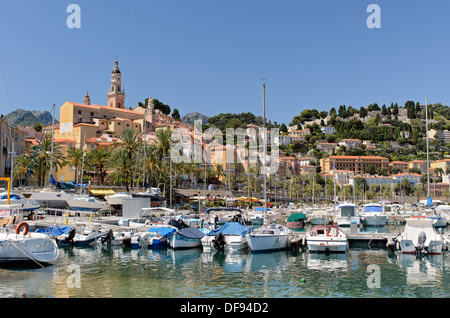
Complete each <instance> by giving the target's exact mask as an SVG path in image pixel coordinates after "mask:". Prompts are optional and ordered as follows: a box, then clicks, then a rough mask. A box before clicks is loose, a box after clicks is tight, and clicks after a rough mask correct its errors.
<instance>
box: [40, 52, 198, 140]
mask: <svg viewBox="0 0 450 318" xmlns="http://www.w3.org/2000/svg"><path fill="white" fill-rule="evenodd" d="M106 97H107V103H106V105H98V104H92V103H91V99H90V97H89V94H88V93H86V95H85V97H84V100H83V103H75V102H69V101H67V102H65V103H64V104H63V105H62V106H61V107H60V120H59V122H60V124H59V125H55V141H56V140H65V141H66V142H67V141H72V142H73V143H74V144H76V145H77V146H78V147H79V145H80V144H82V143H83V142H84V138H85V137H86V139H90V138H100V137H101V136H103V135H105V134H109V135H111V134H117V133H120V132H121V131H123V130H126V129H132V130H136V131H139V132H141V133H144V132H146V133H149V134H152V133H154V132H155V131H156V130H157V129H166V128H170V129H174V128H177V127H184V128H188V127H187V126H189V125H186V124H184V123H181V122H179V121H176V120H174V119H173V118H172V117H170V116H166V115H164V114H162V113H161V112H160V111H159V110H158V109H155V107H154V105H153V102H152V99H151V98H149V100H148V109H147V110H146V109H145V108H143V107H141V106H136V107H135V108H134V109H131V107H130V108H127V107H126V104H125V97H126V95H125V89H124V87H123V85H122V73H121V72H120V69H119V62H118V61H117V60H116V61H115V62H114V68H113V70H112V72H111V85H110V87H109V88H108V93H107V94H106ZM48 128H49V127H47V129H48ZM146 139H149V138H146ZM150 139H151V138H150ZM56 142H57V141H56Z"/></svg>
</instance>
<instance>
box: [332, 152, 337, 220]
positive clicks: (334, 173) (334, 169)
mask: <svg viewBox="0 0 450 318" xmlns="http://www.w3.org/2000/svg"><path fill="white" fill-rule="evenodd" d="M336 181H337V180H336V160H334V165H333V185H334V202H333V207H334V212H336Z"/></svg>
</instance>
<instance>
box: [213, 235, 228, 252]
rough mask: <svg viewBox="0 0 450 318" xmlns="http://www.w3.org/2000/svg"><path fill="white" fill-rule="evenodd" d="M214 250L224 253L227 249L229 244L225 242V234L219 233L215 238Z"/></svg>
mask: <svg viewBox="0 0 450 318" xmlns="http://www.w3.org/2000/svg"><path fill="white" fill-rule="evenodd" d="M213 243H214V248H215V249H216V250H218V251H223V250H224V248H225V245H226V244H227V243H226V242H225V235H223V233H218V234H216V236H214V241H213Z"/></svg>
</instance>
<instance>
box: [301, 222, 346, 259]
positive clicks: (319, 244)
mask: <svg viewBox="0 0 450 318" xmlns="http://www.w3.org/2000/svg"><path fill="white" fill-rule="evenodd" d="M306 243H307V245H308V249H309V251H310V252H325V253H328V252H330V253H331V252H336V253H339V252H346V251H347V250H348V241H347V237H346V235H345V233H344V232H343V231H342V229H340V228H339V227H338V226H335V225H314V226H313V227H312V228H311V230H310V231H309V232H308V233H307V234H306Z"/></svg>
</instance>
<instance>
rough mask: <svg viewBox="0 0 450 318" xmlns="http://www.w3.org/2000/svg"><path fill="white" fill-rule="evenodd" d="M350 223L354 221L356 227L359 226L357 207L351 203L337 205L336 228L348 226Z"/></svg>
mask: <svg viewBox="0 0 450 318" xmlns="http://www.w3.org/2000/svg"><path fill="white" fill-rule="evenodd" d="M351 221H355V222H356V223H357V224H358V225H359V224H361V220H360V217H359V215H358V207H357V206H356V205H355V204H353V203H342V204H339V206H338V214H337V216H336V224H337V225H338V226H350V223H351Z"/></svg>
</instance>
